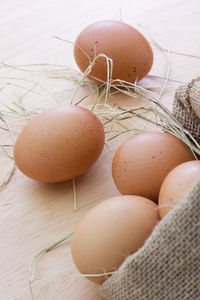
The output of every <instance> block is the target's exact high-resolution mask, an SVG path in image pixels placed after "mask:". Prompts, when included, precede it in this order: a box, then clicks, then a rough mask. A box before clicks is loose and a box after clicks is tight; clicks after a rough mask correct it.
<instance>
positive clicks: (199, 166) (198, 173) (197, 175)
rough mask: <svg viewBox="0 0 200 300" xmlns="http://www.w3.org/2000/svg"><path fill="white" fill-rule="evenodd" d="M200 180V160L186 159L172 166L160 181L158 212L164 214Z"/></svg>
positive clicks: (162, 216)
mask: <svg viewBox="0 0 200 300" xmlns="http://www.w3.org/2000/svg"><path fill="white" fill-rule="evenodd" d="M198 180H200V161H196V160H194V161H188V162H185V163H183V164H181V165H179V166H177V167H176V168H174V169H173V170H172V171H171V172H170V173H169V174H168V175H167V176H166V177H165V180H164V181H163V183H162V186H161V189H160V193H159V199H158V203H159V213H160V217H161V218H164V216H165V215H166V214H167V213H168V212H169V211H170V210H171V209H172V208H173V207H174V206H175V205H176V204H177V203H179V201H180V200H181V199H183V197H184V196H185V195H186V194H187V193H188V192H189V190H190V189H191V188H192V186H193V185H194V184H195V182H196V181H198Z"/></svg>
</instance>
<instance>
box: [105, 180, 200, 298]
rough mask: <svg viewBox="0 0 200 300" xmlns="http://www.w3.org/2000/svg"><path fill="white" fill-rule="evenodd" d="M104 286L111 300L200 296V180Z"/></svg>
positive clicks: (106, 295)
mask: <svg viewBox="0 0 200 300" xmlns="http://www.w3.org/2000/svg"><path fill="white" fill-rule="evenodd" d="M100 290H101V293H102V295H103V296H104V297H105V298H106V299H108V300H199V299H200V181H199V182H198V183H197V184H195V186H194V187H193V189H192V190H191V191H190V192H189V194H188V195H187V196H186V197H185V198H184V199H183V200H182V201H180V203H179V204H178V205H177V206H176V207H175V208H174V209H173V210H172V211H171V212H170V213H168V215H167V216H165V218H164V219H163V220H162V221H160V223H159V224H158V225H157V226H156V227H155V229H154V231H153V233H152V234H151V236H150V237H149V238H148V239H147V241H146V242H145V244H144V246H143V247H142V248H141V249H139V250H138V251H137V252H136V253H135V254H133V255H131V256H129V257H128V258H127V259H126V260H125V262H124V263H123V264H122V265H121V267H120V268H119V269H118V271H116V272H115V273H114V274H113V275H112V276H111V277H110V278H109V279H107V281H106V282H105V283H104V284H103V285H102V286H101V288H100Z"/></svg>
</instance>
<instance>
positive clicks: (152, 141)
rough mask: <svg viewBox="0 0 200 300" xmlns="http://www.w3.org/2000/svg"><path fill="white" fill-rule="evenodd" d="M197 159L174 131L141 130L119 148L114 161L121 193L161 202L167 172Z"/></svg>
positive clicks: (113, 169) (114, 174)
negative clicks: (159, 196)
mask: <svg viewBox="0 0 200 300" xmlns="http://www.w3.org/2000/svg"><path fill="white" fill-rule="evenodd" d="M193 159H194V156H193V154H192V152H191V151H190V149H189V148H188V147H187V146H186V145H185V144H184V143H183V142H181V141H180V140H179V139H177V138H176V137H174V136H172V135H170V134H167V133H162V132H143V133H138V134H135V135H134V136H132V137H131V138H129V139H128V140H127V141H125V142H124V143H123V144H122V145H121V147H120V148H119V149H118V150H117V152H116V154H115V156H114V158H113V163H112V174H113V179H114V182H115V184H116V187H117V189H118V190H119V192H120V193H121V194H124V195H139V196H143V197H146V198H149V199H152V200H154V201H157V200H158V194H159V190H160V187H161V184H162V182H163V180H164V178H165V177H166V175H167V174H168V173H169V172H170V171H171V170H172V169H173V168H175V167H176V166H177V165H179V164H181V163H183V162H186V161H189V160H193Z"/></svg>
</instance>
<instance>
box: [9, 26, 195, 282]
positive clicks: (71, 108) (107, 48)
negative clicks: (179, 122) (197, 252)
mask: <svg viewBox="0 0 200 300" xmlns="http://www.w3.org/2000/svg"><path fill="white" fill-rule="evenodd" d="M102 54H103V55H102ZM74 55H75V59H76V61H77V64H78V65H79V67H80V69H81V70H82V71H83V72H85V71H86V70H87V69H88V67H89V66H90V64H91V62H92V61H94V67H93V68H92V70H91V72H90V74H89V77H90V78H92V79H93V80H95V81H97V82H102V81H103V82H105V81H106V80H107V79H108V78H107V74H108V72H107V70H106V60H105V57H109V58H111V59H112V61H113V70H112V73H111V74H112V77H111V78H110V80H112V82H113V83H114V84H115V83H117V82H119V80H120V81H121V82H122V81H123V82H135V80H139V79H142V78H143V77H144V76H145V75H146V74H147V73H148V72H149V70H150V68H151V66H152V62H153V54H152V50H151V47H150V45H149V43H148V42H147V41H146V39H145V38H144V37H143V35H141V33H139V32H138V31H137V30H136V29H134V28H133V27H131V26H129V25H127V24H125V23H122V22H116V21H103V22H97V23H95V24H92V25H90V26H88V27H87V28H86V29H85V30H83V31H82V32H81V34H80V35H79V37H78V38H77V41H76V43H75V47H74ZM104 139H105V137H104V128H103V126H102V124H101V122H100V120H99V119H98V118H97V117H96V116H95V115H94V114H93V113H92V112H90V111H89V110H87V109H86V108H83V107H80V106H76V105H66V104H63V105H58V106H56V107H53V108H51V109H49V110H47V111H45V112H43V113H41V114H39V115H38V116H36V117H35V118H33V119H32V120H31V121H30V122H29V123H28V124H27V125H26V126H25V128H24V129H23V130H22V132H21V133H20V135H19V136H18V138H17V141H16V143H15V147H14V158H15V162H16V165H17V166H18V168H19V169H20V170H21V171H22V172H23V173H24V174H26V175H27V176H29V177H30V178H32V179H35V180H38V181H41V182H60V181H65V180H69V179H72V178H75V177H77V176H79V175H81V174H83V173H84V172H85V171H86V170H88V168H90V167H91V166H92V165H93V164H94V163H95V161H96V160H97V159H98V157H99V156H100V154H101V152H102V150H103V146H104ZM112 174H113V180H114V182H115V185H116V187H117V189H118V190H119V192H120V193H121V194H122V196H116V197H113V198H111V199H108V200H105V201H103V202H101V203H100V204H98V205H96V206H95V207H93V208H92V209H91V210H90V211H89V212H88V213H87V214H86V216H85V217H84V218H83V219H82V220H81V221H80V223H79V224H78V226H77V228H76V230H75V233H74V235H73V238H72V244H71V252H72V257H73V259H74V262H75V264H76V266H77V268H78V269H79V271H80V272H81V273H84V274H86V275H89V274H90V276H88V278H89V279H91V280H93V281H95V282H97V283H101V282H103V281H104V280H105V278H106V276H105V275H102V274H104V273H105V272H106V273H108V272H112V271H113V270H115V269H116V268H118V267H119V266H120V265H121V263H122V262H123V261H124V260H125V258H126V257H127V256H128V255H130V254H132V253H134V252H136V251H137V250H138V249H139V248H140V247H142V245H143V244H144V242H145V240H146V239H147V238H148V237H149V235H150V234H151V232H152V230H153V228H154V227H155V226H156V224H157V223H158V222H159V220H160V218H163V217H164V216H165V215H166V214H167V213H168V211H169V210H170V209H171V208H172V207H173V206H175V204H176V203H178V202H179V201H180V199H182V198H183V196H184V195H185V194H186V193H187V192H188V190H189V189H190V188H191V186H192V184H193V183H194V182H195V181H196V180H197V179H198V178H199V175H200V162H199V161H195V160H194V156H193V153H192V152H191V150H190V149H189V148H188V147H187V146H186V145H185V144H184V143H183V142H181V141H180V140H179V139H177V138H176V137H174V136H172V135H170V134H168V133H162V132H143V133H138V134H135V135H134V136H132V137H131V138H129V139H128V140H127V141H125V142H124V143H123V144H122V145H121V146H120V148H119V149H118V150H117V152H116V153H115V155H114V158H113V162H112ZM92 274H96V275H94V276H92ZM98 275H99V276H98Z"/></svg>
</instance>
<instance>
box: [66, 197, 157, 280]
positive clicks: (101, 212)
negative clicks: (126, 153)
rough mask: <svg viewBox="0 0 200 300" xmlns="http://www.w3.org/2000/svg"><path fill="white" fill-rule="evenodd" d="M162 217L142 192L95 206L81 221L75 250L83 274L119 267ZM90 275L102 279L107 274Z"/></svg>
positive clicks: (74, 236)
mask: <svg viewBox="0 0 200 300" xmlns="http://www.w3.org/2000/svg"><path fill="white" fill-rule="evenodd" d="M158 220H159V214H158V209H157V205H156V204H155V203H154V202H153V201H151V200H149V199H146V198H143V197H138V196H118V197H113V198H110V199H108V200H106V201H103V202H101V203H100V204H98V205H96V206H95V207H93V208H92V209H91V210H90V211H89V212H88V213H87V214H86V216H85V217H83V219H82V220H81V221H80V223H79V224H78V226H77V228H76V230H75V232H74V235H73V237H72V243H71V253H72V257H73V260H74V262H75V264H76V266H77V268H78V270H79V271H80V272H81V273H83V274H103V273H105V272H112V271H114V270H116V269H117V268H118V267H119V266H120V265H121V264H122V262H123V261H124V260H125V258H126V257H127V256H128V255H130V254H132V253H134V252H136V251H137V250H138V249H139V248H140V247H141V246H142V245H143V244H144V242H145V240H146V239H147V238H148V236H149V235H150V234H151V232H152V230H153V228H154V227H155V225H156V224H157V222H158ZM87 278H88V279H90V280H92V281H94V282H96V283H102V282H103V281H104V280H105V279H106V276H98V277H95V276H92V277H87Z"/></svg>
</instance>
